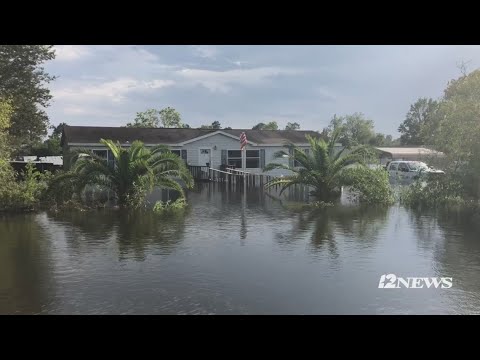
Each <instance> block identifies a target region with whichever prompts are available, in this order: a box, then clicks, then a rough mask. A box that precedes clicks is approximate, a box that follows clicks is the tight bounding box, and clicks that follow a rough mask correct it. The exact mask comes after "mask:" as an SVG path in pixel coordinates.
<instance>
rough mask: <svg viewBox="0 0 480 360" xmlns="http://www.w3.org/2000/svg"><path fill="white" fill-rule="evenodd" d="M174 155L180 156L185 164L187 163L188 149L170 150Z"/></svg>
mask: <svg viewBox="0 0 480 360" xmlns="http://www.w3.org/2000/svg"><path fill="white" fill-rule="evenodd" d="M170 151H171V152H172V153H174V154H175V155H177V156H179V157H180V158H181V159H182V160H183V161H184V162H185V163H187V150H186V149H175V150H172V149H170Z"/></svg>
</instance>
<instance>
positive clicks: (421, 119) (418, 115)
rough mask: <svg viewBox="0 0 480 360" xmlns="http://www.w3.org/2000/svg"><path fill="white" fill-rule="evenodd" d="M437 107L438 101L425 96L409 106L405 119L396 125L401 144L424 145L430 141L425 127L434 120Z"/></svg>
mask: <svg viewBox="0 0 480 360" xmlns="http://www.w3.org/2000/svg"><path fill="white" fill-rule="evenodd" d="M437 109H438V102H437V101H435V100H432V99H427V98H420V99H418V100H417V101H416V102H415V103H414V104H413V105H411V106H410V111H409V112H408V113H407V116H406V118H405V120H404V121H403V122H402V123H401V124H400V126H399V127H398V131H399V132H400V134H401V136H400V142H401V143H402V145H425V144H427V143H429V142H430V136H429V134H428V133H427V132H426V131H425V128H426V127H427V126H430V124H429V122H432V121H434V120H433V119H434V117H435V112H436V111H437Z"/></svg>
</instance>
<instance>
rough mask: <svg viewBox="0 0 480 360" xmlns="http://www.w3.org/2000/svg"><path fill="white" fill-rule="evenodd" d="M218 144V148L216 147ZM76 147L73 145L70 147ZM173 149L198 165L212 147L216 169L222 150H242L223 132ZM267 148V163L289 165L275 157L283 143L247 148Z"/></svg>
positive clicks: (280, 171) (278, 172) (274, 173)
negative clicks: (201, 157)
mask: <svg viewBox="0 0 480 360" xmlns="http://www.w3.org/2000/svg"><path fill="white" fill-rule="evenodd" d="M215 146H216V150H214V147H215ZM74 148H76V147H75V146H72V147H71V148H70V149H74ZM82 148H89V149H91V150H105V149H106V147H104V146H98V145H94V146H82ZM170 148H171V149H172V150H182V149H184V150H187V164H188V165H193V166H198V165H199V154H200V151H199V149H202V148H206V149H207V148H208V149H211V159H212V164H211V166H212V167H213V168H215V169H219V168H220V165H221V164H222V150H240V140H239V139H234V138H231V137H229V136H225V135H223V134H215V135H212V136H209V137H206V138H203V139H199V140H197V141H192V142H190V143H188V144H185V145H183V146H170ZM301 148H303V149H306V148H308V147H306V146H301ZM260 149H265V165H267V164H269V163H271V162H275V163H280V164H284V165H288V159H286V158H285V159H282V158H279V159H275V158H274V154H275V153H276V152H278V151H280V150H286V149H285V148H284V147H283V146H282V145H280V146H263V145H258V146H252V145H250V144H248V145H247V150H260ZM246 171H248V172H251V173H264V172H263V169H262V168H255V169H251V168H249V169H246ZM288 173H289V171H288V170H283V169H275V170H272V171H269V172H265V173H264V174H267V175H272V176H280V175H287V174H288Z"/></svg>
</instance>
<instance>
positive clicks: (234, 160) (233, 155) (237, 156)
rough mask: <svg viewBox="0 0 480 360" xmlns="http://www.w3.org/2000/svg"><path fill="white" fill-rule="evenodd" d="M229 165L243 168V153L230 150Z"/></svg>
mask: <svg viewBox="0 0 480 360" xmlns="http://www.w3.org/2000/svg"><path fill="white" fill-rule="evenodd" d="M227 153H228V159H227V165H229V166H234V167H236V168H238V169H241V168H242V152H241V151H240V150H228V152H227Z"/></svg>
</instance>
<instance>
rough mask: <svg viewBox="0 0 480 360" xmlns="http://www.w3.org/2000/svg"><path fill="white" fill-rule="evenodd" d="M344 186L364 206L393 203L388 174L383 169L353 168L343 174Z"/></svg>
mask: <svg viewBox="0 0 480 360" xmlns="http://www.w3.org/2000/svg"><path fill="white" fill-rule="evenodd" d="M343 183H344V186H349V187H350V190H351V191H352V193H353V194H354V197H355V199H356V200H358V201H359V202H360V203H364V204H391V203H393V202H394V197H393V192H392V188H391V186H390V182H389V179H388V173H387V172H386V171H385V170H384V169H380V168H377V169H371V168H368V167H365V166H355V167H352V168H349V169H346V170H345V171H344V172H343Z"/></svg>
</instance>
